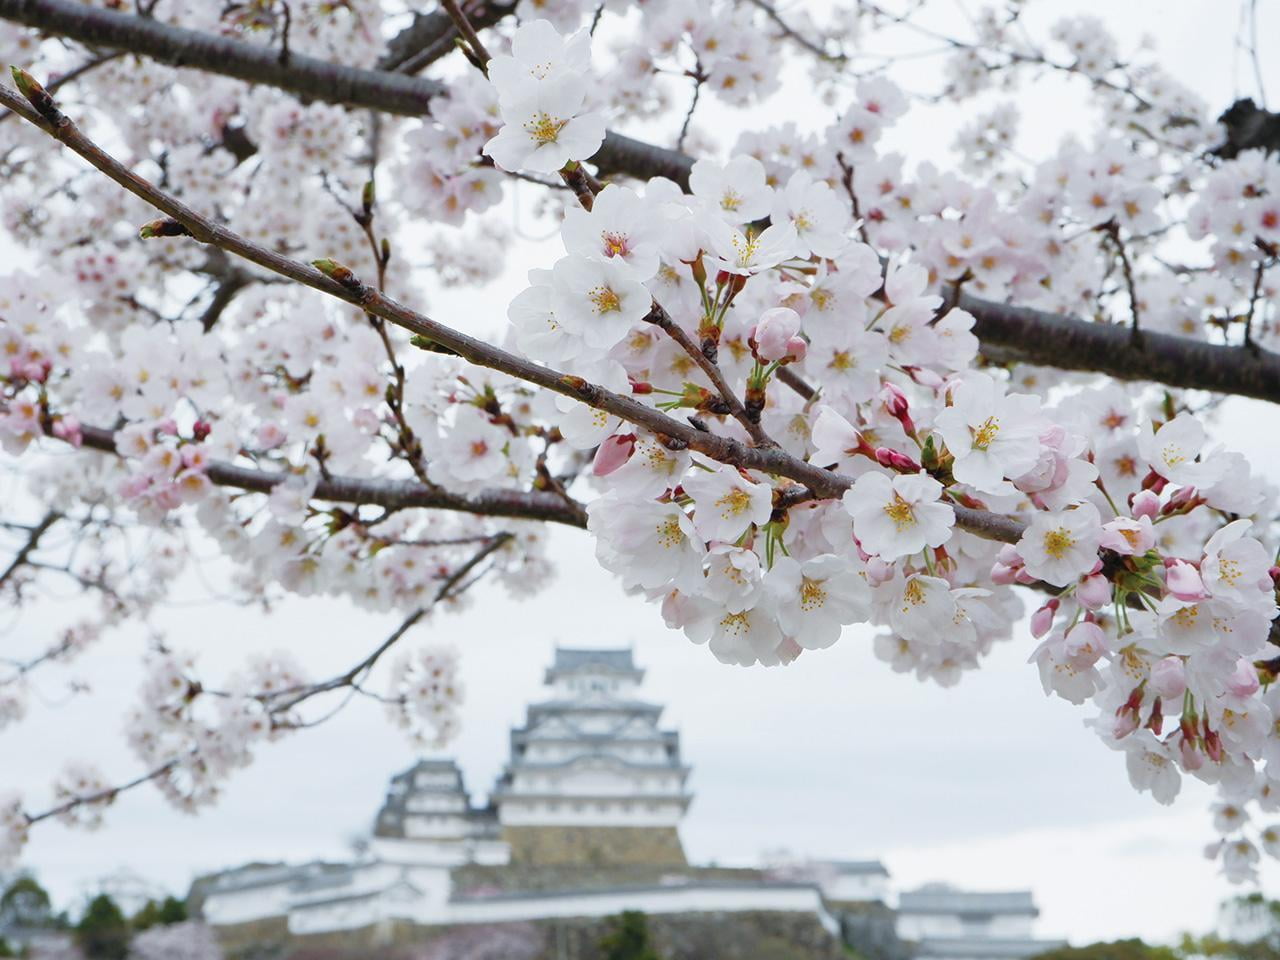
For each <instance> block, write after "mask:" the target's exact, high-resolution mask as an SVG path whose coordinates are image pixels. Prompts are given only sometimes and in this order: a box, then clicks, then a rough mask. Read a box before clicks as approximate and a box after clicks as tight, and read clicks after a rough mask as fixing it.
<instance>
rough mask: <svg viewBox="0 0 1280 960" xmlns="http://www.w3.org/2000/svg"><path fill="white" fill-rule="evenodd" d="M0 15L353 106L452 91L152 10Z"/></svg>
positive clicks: (601, 160) (601, 157)
mask: <svg viewBox="0 0 1280 960" xmlns="http://www.w3.org/2000/svg"><path fill="white" fill-rule="evenodd" d="M0 20H9V21H12V22H14V23H21V24H24V25H25V26H28V27H33V28H35V29H37V30H41V31H43V32H45V33H48V34H52V35H55V36H61V37H68V38H70V39H72V40H77V41H79V42H80V43H85V44H90V45H93V46H99V47H108V48H114V49H119V50H128V51H129V52H130V53H134V54H139V55H141V56H145V57H150V58H151V59H152V60H156V61H159V62H160V63H166V64H169V65H170V66H173V67H187V68H191V69H195V70H204V71H207V72H209V73H215V74H220V75H222V76H227V77H235V78H236V79H239V80H246V81H248V82H250V83H262V84H266V85H268V86H272V87H278V88H279V89H281V90H286V91H288V92H289V93H293V94H295V95H297V96H299V97H301V98H302V99H304V100H319V101H322V102H325V103H335V104H340V105H343V106H349V107H368V108H370V109H373V110H378V111H381V112H383V113H391V114H397V115H400V116H407V117H421V116H426V115H427V114H428V113H430V109H431V106H430V105H431V100H432V99H433V98H435V97H438V96H440V95H442V94H444V93H445V92H446V90H445V87H444V86H443V85H441V84H439V83H436V82H435V81H434V80H428V79H426V78H423V77H410V76H406V75H405V74H403V73H395V72H391V71H388V70H362V69H359V68H356V67H347V66H343V65H342V64H337V63H329V62H327V61H325V60H318V59H316V58H315V57H307V56H303V55H301V54H292V55H291V56H290V57H289V60H288V63H281V62H280V57H279V52H278V51H277V50H274V49H271V48H269V47H265V46H256V45H254V44H249V43H244V42H243V41H240V40H235V39H232V38H229V37H222V36H218V35H216V34H211V33H203V32H201V31H198V30H187V29H185V28H183V27H175V26H172V25H170V24H167V23H161V22H160V21H159V20H153V19H150V18H148V17H139V16H133V15H131V14H127V13H118V12H116V11H113V10H105V9H102V8H98V7H91V6H88V5H86V4H83V3H79V2H77V0H0ZM590 159H591V160H592V161H593V162H595V163H596V164H598V165H599V166H600V168H601V169H602V170H610V171H614V172H625V173H628V174H630V175H632V176H636V177H640V178H642V179H647V178H649V177H657V176H662V177H670V178H671V179H673V180H675V181H676V182H678V183H681V184H684V183H687V182H688V177H689V169H690V167H692V165H693V161H692V160H691V159H690V158H689V157H686V156H684V155H683V154H681V153H677V152H675V151H673V150H664V149H662V148H661V147H654V146H650V145H649V144H646V143H641V142H640V141H638V140H633V139H632V138H630V137H624V136H622V135H620V134H615V133H613V132H612V131H611V132H610V133H609V134H607V135H606V137H605V141H604V144H603V145H602V146H601V147H600V150H599V151H597V153H596V155H595V156H594V157H592V158H590Z"/></svg>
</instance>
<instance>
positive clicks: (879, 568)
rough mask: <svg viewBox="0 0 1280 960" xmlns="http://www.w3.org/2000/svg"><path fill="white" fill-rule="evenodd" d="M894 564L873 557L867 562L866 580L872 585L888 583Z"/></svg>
mask: <svg viewBox="0 0 1280 960" xmlns="http://www.w3.org/2000/svg"><path fill="white" fill-rule="evenodd" d="M893 574H894V566H893V564H892V563H886V562H885V561H884V560H881V559H880V558H879V557H873V558H872V559H871V560H869V561H868V562H867V582H868V583H870V584H871V585H872V586H873V587H878V586H880V585H881V584H884V583H888V582H889V581H890V580H892V579H893Z"/></svg>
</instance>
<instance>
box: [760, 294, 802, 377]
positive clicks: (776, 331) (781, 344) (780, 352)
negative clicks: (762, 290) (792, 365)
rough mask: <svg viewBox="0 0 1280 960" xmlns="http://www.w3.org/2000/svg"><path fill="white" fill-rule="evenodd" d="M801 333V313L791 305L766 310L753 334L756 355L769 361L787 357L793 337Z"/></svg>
mask: <svg viewBox="0 0 1280 960" xmlns="http://www.w3.org/2000/svg"><path fill="white" fill-rule="evenodd" d="M799 333H800V314H798V313H796V312H795V311H794V310H792V309H790V308H789V307H774V308H773V309H772V310H766V311H765V312H764V313H762V314H761V315H760V321H759V322H758V323H757V324H756V326H755V330H754V331H753V332H752V334H751V339H752V340H754V341H755V344H756V356H757V357H759V358H760V359H761V360H765V361H767V362H769V363H774V362H776V361H778V360H782V359H785V358H786V356H787V354H788V351H789V345H790V342H791V340H792V338H794V337H796V336H797V335H798V334H799Z"/></svg>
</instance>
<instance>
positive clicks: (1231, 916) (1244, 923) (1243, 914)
mask: <svg viewBox="0 0 1280 960" xmlns="http://www.w3.org/2000/svg"><path fill="white" fill-rule="evenodd" d="M1220 925H1221V926H1222V928H1223V930H1222V932H1220V933H1209V934H1205V935H1204V936H1201V937H1194V936H1192V935H1191V934H1189V933H1187V934H1183V935H1182V942H1181V943H1180V944H1179V945H1178V952H1179V953H1180V954H1181V955H1182V956H1184V957H1187V958H1188V960H1190V958H1200V957H1222V958H1226V960H1280V900H1268V899H1267V898H1266V897H1264V896H1263V895H1262V894H1260V893H1251V894H1249V895H1248V896H1243V897H1235V898H1233V899H1231V900H1228V901H1227V902H1226V903H1224V904H1223V905H1222V911H1221V920H1220Z"/></svg>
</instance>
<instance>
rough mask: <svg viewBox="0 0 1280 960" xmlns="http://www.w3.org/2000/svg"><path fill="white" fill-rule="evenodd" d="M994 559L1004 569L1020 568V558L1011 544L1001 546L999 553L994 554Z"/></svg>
mask: <svg viewBox="0 0 1280 960" xmlns="http://www.w3.org/2000/svg"><path fill="white" fill-rule="evenodd" d="M996 559H997V560H998V561H1000V562H1001V563H1003V564H1004V565H1005V566H1006V567H1020V566H1022V557H1020V556H1018V548H1017V547H1015V546H1014V545H1013V544H1012V543H1006V544H1004V545H1002V546H1001V547H1000V552H999V553H997V554H996Z"/></svg>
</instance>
